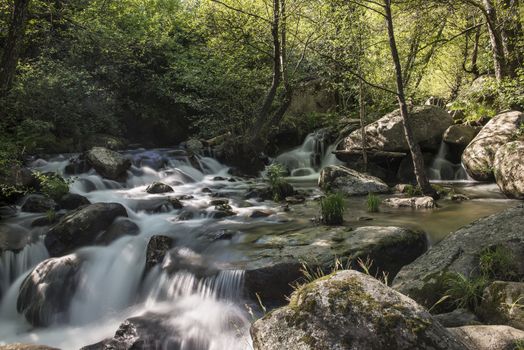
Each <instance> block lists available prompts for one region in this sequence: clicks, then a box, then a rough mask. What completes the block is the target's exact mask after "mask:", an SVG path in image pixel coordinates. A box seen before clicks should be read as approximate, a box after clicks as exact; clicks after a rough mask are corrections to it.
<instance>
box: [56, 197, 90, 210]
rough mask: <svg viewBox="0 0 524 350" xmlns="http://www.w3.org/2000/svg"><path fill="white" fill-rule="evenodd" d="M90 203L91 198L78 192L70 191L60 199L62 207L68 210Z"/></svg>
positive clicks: (59, 202) (59, 203)
mask: <svg viewBox="0 0 524 350" xmlns="http://www.w3.org/2000/svg"><path fill="white" fill-rule="evenodd" d="M88 204H91V202H90V201H89V199H87V198H86V197H84V196H82V195H79V194H76V193H68V194H66V195H64V196H63V197H62V198H60V200H59V201H58V205H59V206H60V208H61V209H66V210H74V209H77V208H80V207H81V206H84V205H88Z"/></svg>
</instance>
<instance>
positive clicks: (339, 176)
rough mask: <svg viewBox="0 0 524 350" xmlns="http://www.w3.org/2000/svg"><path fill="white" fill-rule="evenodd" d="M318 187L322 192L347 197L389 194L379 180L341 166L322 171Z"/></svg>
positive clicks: (387, 188) (387, 189)
mask: <svg viewBox="0 0 524 350" xmlns="http://www.w3.org/2000/svg"><path fill="white" fill-rule="evenodd" d="M318 185H319V187H320V188H322V189H323V190H324V191H333V192H337V191H338V192H341V193H343V194H345V195H347V196H362V195H367V194H368V193H387V192H389V187H388V185H386V184H385V183H384V182H383V181H382V180H380V179H379V178H377V177H374V176H370V175H366V174H362V173H359V172H357V171H355V170H353V169H349V168H346V167H344V166H341V165H331V166H327V167H325V168H324V169H322V171H321V172H320V177H319V179H318Z"/></svg>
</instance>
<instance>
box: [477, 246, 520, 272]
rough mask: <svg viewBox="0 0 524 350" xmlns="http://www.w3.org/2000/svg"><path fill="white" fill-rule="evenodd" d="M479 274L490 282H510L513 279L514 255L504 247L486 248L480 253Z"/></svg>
mask: <svg viewBox="0 0 524 350" xmlns="http://www.w3.org/2000/svg"><path fill="white" fill-rule="evenodd" d="M479 268H480V271H481V273H482V274H483V275H484V276H486V277H487V278H490V279H492V280H504V281H508V280H512V279H513V278H514V277H515V269H516V266H515V261H514V254H513V253H512V252H511V250H510V249H508V248H506V247H505V246H500V245H498V246H496V247H492V248H487V249H485V250H484V251H482V252H481V253H480V256H479Z"/></svg>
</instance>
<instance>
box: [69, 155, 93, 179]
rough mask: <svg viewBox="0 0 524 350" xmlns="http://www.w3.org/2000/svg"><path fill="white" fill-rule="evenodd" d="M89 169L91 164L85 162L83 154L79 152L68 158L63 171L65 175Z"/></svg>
mask: <svg viewBox="0 0 524 350" xmlns="http://www.w3.org/2000/svg"><path fill="white" fill-rule="evenodd" d="M89 169H91V166H90V165H89V164H88V163H87V160H86V157H85V154H81V155H79V156H77V157H73V158H71V159H69V164H67V165H66V167H65V169H64V172H65V173H66V174H67V175H77V174H82V173H86V172H88V171H89Z"/></svg>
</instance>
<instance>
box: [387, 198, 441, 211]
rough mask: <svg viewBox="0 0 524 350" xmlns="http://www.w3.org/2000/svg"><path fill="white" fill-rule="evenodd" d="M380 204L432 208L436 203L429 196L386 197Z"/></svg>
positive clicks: (397, 206)
mask: <svg viewBox="0 0 524 350" xmlns="http://www.w3.org/2000/svg"><path fill="white" fill-rule="evenodd" d="M382 204H384V205H386V206H388V207H392V208H412V209H434V208H436V207H437V203H436V202H435V200H434V199H433V198H431V197H411V198H387V199H384V200H383V201H382Z"/></svg>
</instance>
